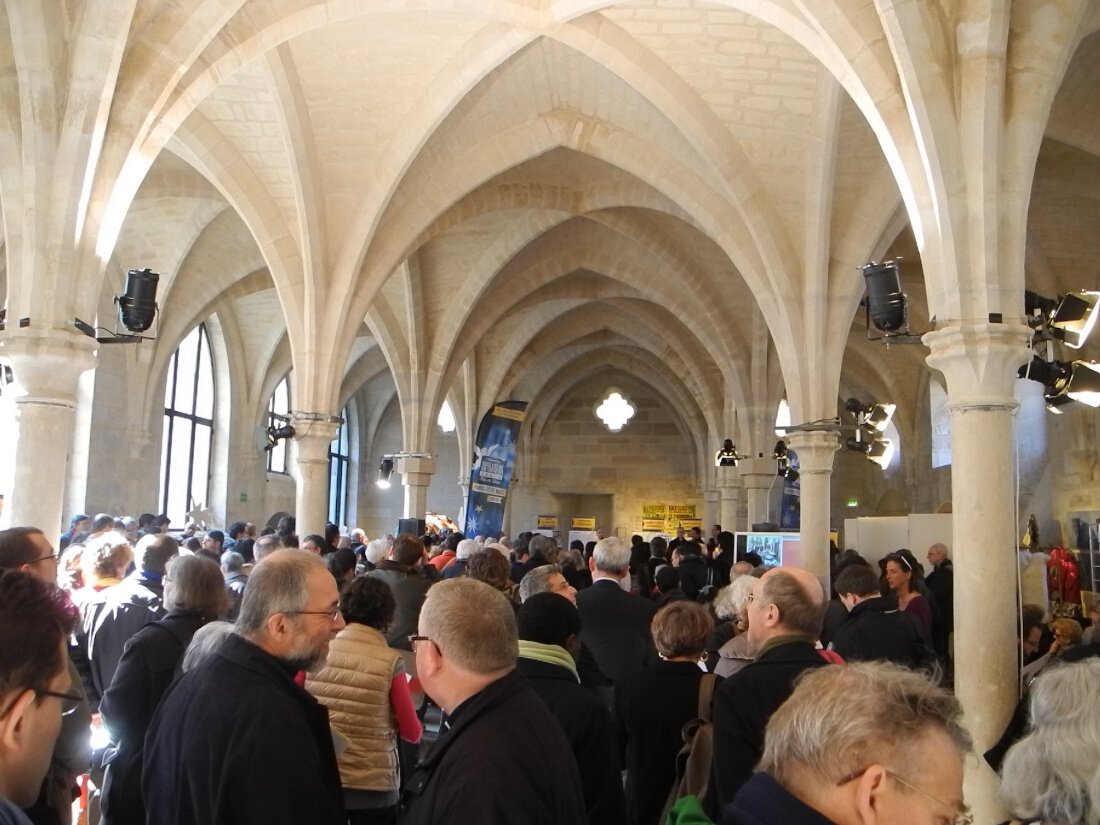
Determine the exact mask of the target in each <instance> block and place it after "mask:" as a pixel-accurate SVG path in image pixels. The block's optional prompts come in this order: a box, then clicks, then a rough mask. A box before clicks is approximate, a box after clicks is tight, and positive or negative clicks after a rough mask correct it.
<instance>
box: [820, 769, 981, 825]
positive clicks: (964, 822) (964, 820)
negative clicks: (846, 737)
mask: <svg viewBox="0 0 1100 825" xmlns="http://www.w3.org/2000/svg"><path fill="white" fill-rule="evenodd" d="M866 772H867V768H864V769H863V770H859V771H855V772H854V773H850V774H848V775H847V776H845V777H844V778H843V779H841V780H840V781H839V782H837V783H836V786H837V787H838V788H839V787H840V786H841V785H847V784H848V783H849V782H854V781H855V780H857V779H859V778H860V777H861V776H863V774H864V773H866ZM886 775H887V776H888V777H890V778H891V779H893V780H894V781H895V782H897V783H898V784H899V785H901V786H902V787H903V788H908V789H909V790H910V791H912V792H913V793H916V794H920V795H921V796H923V797H924V798H925V799H927V800H928V801H930V802H934V803H935V804H936V805H938V806H940V807H941V808H945V809H946V810H948V811H951V812H952V814H951V816H950V817H944V818H943V821H944V822H949V823H951V825H974V817H973V815H972V814H971V813H970V811H969V810H968V809H967V807H966V806H965V805H962V806H956V805H952V804H950V803H948V802H944V801H943V800H942V799H940V798H939V797H935V796H932V794H930V793H928V792H927V791H922V790H921V789H920V788H918V787H917V786H916V785H914V784H912V783H911V782H909V781H907V780H906V779H904V778H903V777H901V776H898V774H896V773H894V772H893V771H891V770H887V771H886Z"/></svg>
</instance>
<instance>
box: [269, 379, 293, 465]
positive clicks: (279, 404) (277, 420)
mask: <svg viewBox="0 0 1100 825" xmlns="http://www.w3.org/2000/svg"><path fill="white" fill-rule="evenodd" d="M289 415H290V380H289V378H284V379H283V380H282V381H280V382H279V386H277V387H276V388H275V392H273V393H271V399H270V400H269V401H268V402H267V426H268V427H274V428H275V429H278V428H279V427H282V426H285V425H286V422H287V421H288V420H289V418H288V416H289ZM288 444H290V439H289V438H284V439H282V440H280V441H279V442H278V443H277V444H276V445H275V446H274V447H272V448H271V449H270V450H268V451H267V470H268V472H269V473H285V472H286V460H287V456H286V450H287V445H288Z"/></svg>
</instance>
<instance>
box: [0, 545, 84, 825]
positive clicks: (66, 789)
mask: <svg viewBox="0 0 1100 825" xmlns="http://www.w3.org/2000/svg"><path fill="white" fill-rule="evenodd" d="M3 570H10V571H13V572H15V571H19V572H22V573H27V574H29V575H31V576H33V577H34V578H36V579H38V580H39V581H41V582H44V583H45V584H46V585H47V586H49V587H54V588H56V585H57V572H58V570H57V557H56V555H55V554H54V550H53V547H51V546H50V542H49V540H48V539H47V538H46V536H45V535H44V534H43V533H42V531H41V530H39V529H38V528H37V527H12V528H9V529H7V530H2V531H0V571H3ZM55 592H56V593H57V594H60V595H58V598H59V599H61V600H63V601H64V602H65V603H66V605H67V607H66V609H67V611H68V612H69V614H70V615H71V616H72V617H73V619H74V620H75V617H76V616H77V615H78V614H77V611H76V608H75V607H73V605H72V603H71V602H70V601H69V600H68V597H67V596H65V595H64V594H62V593H61V591H59V590H55ZM0 607H3V605H2V604H0ZM2 621H3V619H0V622H2ZM0 634H2V629H0ZM35 641H36V642H37V641H38V639H37V638H36V639H35ZM66 641H67V639H66ZM4 644H8V641H7V640H3V641H0V645H4ZM17 646H18V645H17ZM32 647H35V648H36V646H35V645H32ZM4 653H12V651H0V658H2V657H3V654H4ZM65 667H66V670H67V671H68V674H69V682H70V683H71V687H70V688H69V691H70V693H72V694H73V695H74V696H76V697H78V701H76V702H75V704H74V705H73V706H72V708H71V709H70V712H69V713H66V714H65V716H64V718H63V719H62V720H61V732H60V733H59V734H58V735H57V740H56V743H54V744H52V751H53V753H52V756H51V757H50V765H49V770H48V772H47V773H46V780H45V782H43V783H42V788H41V791H40V793H39V795H38V800H37V801H36V802H35V803H34V806H33V807H29V808H28V809H27V813H28V815H29V817H30V819H31V821H32V822H34V823H36V825H37V824H38V823H58V822H61V823H68V822H70V821H71V815H72V800H73V792H74V789H75V788H76V779H77V777H78V776H80V775H81V774H83V773H87V771H88V768H89V766H90V764H91V759H92V748H91V742H90V741H89V737H88V728H89V726H90V724H91V720H92V712H91V709H90V708H89V707H88V700H87V698H86V697H85V695H84V689H83V687H82V686H81V680H80V673H79V671H78V670H77V668H76V667H75V666H74V664H73V662H72V661H71V660H70V658H69V657H68V656H66V657H65ZM0 678H2V674H0ZM0 692H2V691H0ZM2 770H3V769H2V766H0V774H2ZM2 795H3V794H2V793H0V796H2Z"/></svg>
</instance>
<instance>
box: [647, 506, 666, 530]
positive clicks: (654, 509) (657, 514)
mask: <svg viewBox="0 0 1100 825" xmlns="http://www.w3.org/2000/svg"><path fill="white" fill-rule="evenodd" d="M667 513H668V505H666V504H643V505H642V518H643V519H647V518H659V519H661V521H664V520H665V515H666V514H667ZM642 529H645V528H642Z"/></svg>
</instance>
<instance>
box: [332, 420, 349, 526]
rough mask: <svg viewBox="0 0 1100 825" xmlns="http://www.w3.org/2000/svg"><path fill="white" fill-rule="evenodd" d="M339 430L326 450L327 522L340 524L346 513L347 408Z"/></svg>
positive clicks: (347, 462)
mask: <svg viewBox="0 0 1100 825" xmlns="http://www.w3.org/2000/svg"><path fill="white" fill-rule="evenodd" d="M341 418H342V419H343V420H342V421H341V422H340V429H339V430H337V432H336V438H334V439H333V440H332V444H330V445H329V448H328V473H329V476H328V520H329V521H331V522H332V523H333V524H342V523H343V519H344V516H345V514H346V513H347V501H348V466H349V464H350V461H351V450H350V449H349V447H348V408H347V407H344V413H343V415H342V416H341Z"/></svg>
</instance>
